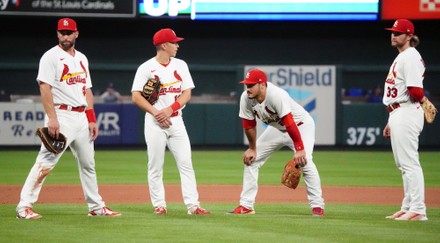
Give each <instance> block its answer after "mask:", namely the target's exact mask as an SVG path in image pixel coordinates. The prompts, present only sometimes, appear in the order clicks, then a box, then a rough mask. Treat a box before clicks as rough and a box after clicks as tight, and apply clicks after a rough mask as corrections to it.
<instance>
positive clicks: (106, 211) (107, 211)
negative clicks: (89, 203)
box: [88, 207, 122, 217]
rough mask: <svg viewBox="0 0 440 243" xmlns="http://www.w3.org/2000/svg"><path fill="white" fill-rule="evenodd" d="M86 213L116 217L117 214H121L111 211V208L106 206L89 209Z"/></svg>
mask: <svg viewBox="0 0 440 243" xmlns="http://www.w3.org/2000/svg"><path fill="white" fill-rule="evenodd" d="M88 215H89V216H109V217H117V216H121V215H122V214H121V213H119V212H115V211H112V210H111V209H110V208H108V207H102V208H101V209H98V210H92V211H90V212H89V214H88Z"/></svg>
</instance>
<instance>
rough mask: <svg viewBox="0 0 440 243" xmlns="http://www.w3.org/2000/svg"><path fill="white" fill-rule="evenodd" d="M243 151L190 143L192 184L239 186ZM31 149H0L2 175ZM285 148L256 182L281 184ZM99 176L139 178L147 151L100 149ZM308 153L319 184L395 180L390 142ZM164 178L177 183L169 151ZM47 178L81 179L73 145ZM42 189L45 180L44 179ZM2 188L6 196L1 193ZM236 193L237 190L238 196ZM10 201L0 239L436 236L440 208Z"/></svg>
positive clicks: (20, 173)
mask: <svg viewBox="0 0 440 243" xmlns="http://www.w3.org/2000/svg"><path fill="white" fill-rule="evenodd" d="M242 152H243V151H238V150H237V151H194V152H193V160H194V168H195V170H196V176H197V182H198V184H236V185H241V183H242V181H241V180H242V173H243V165H242V162H241V159H240V158H241V155H242ZM36 153H37V152H36V151H25V152H18V151H0V184H11V185H22V183H23V182H24V180H25V178H26V176H27V173H28V171H29V169H30V168H31V166H32V165H33V163H34V159H35V156H36ZM439 156H440V152H422V153H421V154H420V157H421V158H420V159H421V162H422V166H423V169H424V173H425V183H426V187H431V188H439V187H440V163H439V161H438V158H439ZM290 157H291V153H290V152H288V151H280V152H278V153H275V154H274V155H273V156H272V157H271V158H270V160H269V161H268V162H267V163H266V165H265V166H264V167H263V168H262V169H261V172H260V184H266V185H279V175H280V170H281V168H282V167H283V166H284V163H285V161H287V160H288V159H289V158H290ZM96 161H97V172H98V180H99V184H145V183H146V180H147V178H146V166H147V165H146V153H145V151H137V150H136V151H99V150H98V151H97V153H96ZM314 161H315V163H316V165H317V166H318V169H319V172H320V175H321V179H322V184H323V185H324V186H375V187H380V186H392V187H401V186H402V185H401V183H402V182H401V177H400V174H399V172H398V171H397V169H396V168H395V165H394V161H393V157H392V153H391V151H386V152H379V151H371V152H341V151H317V152H315V154H314ZM164 180H165V183H167V184H177V183H180V180H179V176H178V173H177V169H176V166H175V163H174V160H173V158H172V156H171V155H170V154H169V153H167V155H166V163H165V172H164ZM46 183H47V184H79V178H78V170H77V166H76V162H75V161H74V159H73V156H72V154H71V153H70V152H67V153H66V154H65V155H64V156H63V158H62V159H61V160H60V162H59V164H58V165H57V167H56V168H55V170H54V171H53V172H52V173H51V174H50V176H49V177H48V178H47V180H46ZM43 190H44V187H43ZM1 196H2V197H3V196H4V195H1ZM237 200H238V198H237ZM15 206H16V205H11V204H6V205H5V204H3V205H0V242H269V241H272V242H374V241H376V242H438V234H439V233H440V208H438V207H429V205H428V217H429V221H427V222H396V221H392V220H385V219H384V216H385V215H388V214H390V213H393V212H394V211H396V210H397V209H398V208H399V205H396V206H392V205H391V206H390V205H364V204H327V205H326V216H325V217H324V218H317V217H312V216H310V210H309V208H308V205H307V204H303V203H295V204H287V203H278V204H267V203H259V204H258V213H257V214H256V215H226V214H225V212H226V211H228V210H230V209H232V208H234V207H235V206H236V202H231V203H222V204H221V203H203V206H204V207H206V208H208V209H209V210H211V212H212V215H210V216H194V215H186V210H185V209H184V206H183V203H170V204H169V205H168V208H169V214H167V215H166V216H158V215H153V214H152V213H151V205H150V204H149V203H147V202H146V203H145V204H116V205H113V204H112V205H111V207H112V208H114V209H116V210H118V211H121V212H122V213H123V216H122V217H120V218H91V217H87V216H85V214H86V210H87V209H86V206H85V204H83V205H78V204H37V205H36V206H35V208H36V210H37V211H38V212H39V213H41V214H42V215H44V217H43V218H42V219H41V220H35V221H28V220H17V219H15Z"/></svg>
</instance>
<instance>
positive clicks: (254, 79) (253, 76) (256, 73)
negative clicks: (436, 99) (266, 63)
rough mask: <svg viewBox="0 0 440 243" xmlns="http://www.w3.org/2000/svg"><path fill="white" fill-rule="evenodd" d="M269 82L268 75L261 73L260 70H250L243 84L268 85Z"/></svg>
mask: <svg viewBox="0 0 440 243" xmlns="http://www.w3.org/2000/svg"><path fill="white" fill-rule="evenodd" d="M266 82H267V76H266V74H265V73H264V72H263V71H261V70H260V69H253V70H250V71H249V72H248V73H247V74H246V78H245V79H244V80H243V81H241V82H240V83H241V84H257V83H266Z"/></svg>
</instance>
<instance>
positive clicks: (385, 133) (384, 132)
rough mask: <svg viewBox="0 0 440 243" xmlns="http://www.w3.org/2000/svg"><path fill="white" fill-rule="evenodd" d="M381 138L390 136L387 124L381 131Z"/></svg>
mask: <svg viewBox="0 0 440 243" xmlns="http://www.w3.org/2000/svg"><path fill="white" fill-rule="evenodd" d="M383 136H384V138H389V137H390V136H391V129H390V126H388V124H387V125H386V126H385V128H384V129H383Z"/></svg>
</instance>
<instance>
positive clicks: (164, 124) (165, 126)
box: [159, 118, 173, 128]
mask: <svg viewBox="0 0 440 243" xmlns="http://www.w3.org/2000/svg"><path fill="white" fill-rule="evenodd" d="M159 124H160V127H162V128H170V127H171V125H173V124H172V123H171V120H170V119H169V118H168V119H167V120H165V121H164V122H161V123H159Z"/></svg>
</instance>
